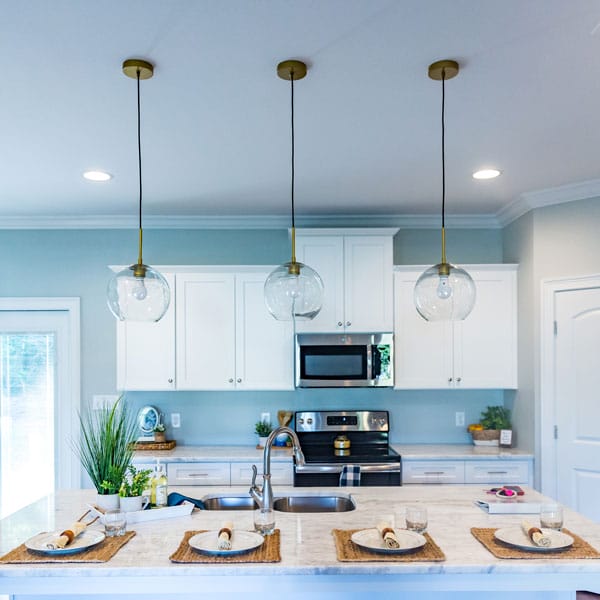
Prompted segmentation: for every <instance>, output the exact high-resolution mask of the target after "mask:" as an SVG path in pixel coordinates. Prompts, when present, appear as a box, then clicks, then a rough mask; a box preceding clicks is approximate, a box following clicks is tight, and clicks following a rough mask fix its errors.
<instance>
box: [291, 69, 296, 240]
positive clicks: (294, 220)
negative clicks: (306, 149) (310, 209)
mask: <svg viewBox="0 0 600 600" xmlns="http://www.w3.org/2000/svg"><path fill="white" fill-rule="evenodd" d="M290 83H291V90H292V93H291V98H292V111H291V113H292V228H295V227H296V219H295V216H294V212H295V211H294V171H295V168H294V162H295V157H294V145H295V144H294V71H290Z"/></svg>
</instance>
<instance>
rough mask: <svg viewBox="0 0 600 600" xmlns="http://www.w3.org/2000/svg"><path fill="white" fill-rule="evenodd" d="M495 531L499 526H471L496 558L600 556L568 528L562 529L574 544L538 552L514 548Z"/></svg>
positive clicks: (474, 533) (480, 540)
mask: <svg viewBox="0 0 600 600" xmlns="http://www.w3.org/2000/svg"><path fill="white" fill-rule="evenodd" d="M495 531H497V528H495V527H471V533H472V534H473V537H475V539H476V540H477V541H479V542H481V543H482V544H483V545H484V546H485V547H486V549H487V550H489V551H490V552H491V553H492V554H493V555H494V556H495V557H496V558H544V559H545V558H556V559H568V560H573V559H574V558H600V552H598V551H597V550H596V549H595V548H594V547H593V546H590V545H589V544H588V543H587V542H586V541H585V540H582V539H581V538H580V537H579V536H578V535H575V534H574V533H573V532H571V531H569V530H568V529H563V530H562V531H563V533H566V534H567V535H570V536H571V537H572V538H573V540H575V541H574V542H573V545H572V546H570V547H569V548H565V549H564V550H553V551H551V552H537V551H528V550H520V549H519V548H512V547H511V546H508V545H506V544H503V543H502V542H499V541H498V540H497V539H496V538H495V537H494V532H495Z"/></svg>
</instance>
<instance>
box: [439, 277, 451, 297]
mask: <svg viewBox="0 0 600 600" xmlns="http://www.w3.org/2000/svg"><path fill="white" fill-rule="evenodd" d="M436 292H437V296H438V298H439V299H440V300H447V299H448V298H450V296H452V286H451V285H450V282H449V281H448V275H440V282H439V283H438V286H437V290H436Z"/></svg>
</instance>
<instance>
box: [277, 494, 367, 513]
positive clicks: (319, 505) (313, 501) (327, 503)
mask: <svg viewBox="0 0 600 600" xmlns="http://www.w3.org/2000/svg"><path fill="white" fill-rule="evenodd" d="M273 508H274V509H275V510H279V511H281V512H294V513H322V512H348V511H350V510H354V509H355V508H356V504H355V503H354V500H352V498H351V497H350V496H285V497H283V498H276V499H275V502H274V503H273Z"/></svg>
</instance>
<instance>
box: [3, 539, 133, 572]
mask: <svg viewBox="0 0 600 600" xmlns="http://www.w3.org/2000/svg"><path fill="white" fill-rule="evenodd" d="M134 535H135V531H128V532H127V533H126V534H125V535H121V536H116V537H107V538H105V539H104V540H103V541H102V542H100V543H99V544H97V545H96V546H93V547H92V548H88V549H87V550H83V551H82V552H77V554H61V555H58V556H56V555H52V554H43V553H42V552H35V551H33V550H28V549H27V548H26V547H25V544H21V545H20V546H18V547H17V548H15V549H14V550H11V551H10V552H8V553H7V554H5V555H4V556H0V563H6V564H22V563H28V564H31V563H101V562H107V561H109V560H110V559H111V558H112V557H113V556H114V555H115V554H116V553H117V552H118V551H119V550H120V549H121V548H122V547H123V546H124V545H125V544H126V543H127V542H128V541H129V540H130V539H131V538H132V537H133V536H134Z"/></svg>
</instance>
